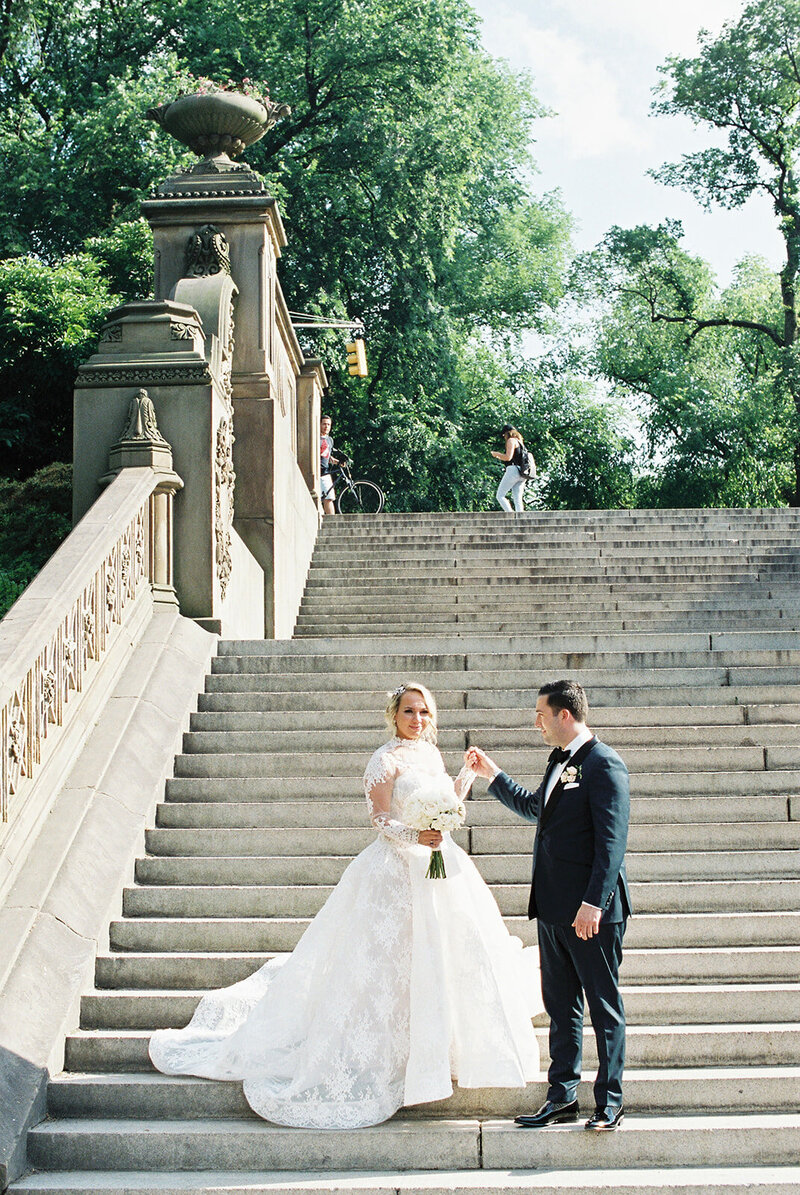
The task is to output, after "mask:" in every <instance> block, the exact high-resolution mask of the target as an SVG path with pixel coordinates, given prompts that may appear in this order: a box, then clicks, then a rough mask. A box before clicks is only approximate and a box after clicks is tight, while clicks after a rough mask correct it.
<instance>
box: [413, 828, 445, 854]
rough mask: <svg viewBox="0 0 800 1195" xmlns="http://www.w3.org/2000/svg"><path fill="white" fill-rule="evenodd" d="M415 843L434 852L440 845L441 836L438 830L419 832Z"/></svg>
mask: <svg viewBox="0 0 800 1195" xmlns="http://www.w3.org/2000/svg"><path fill="white" fill-rule="evenodd" d="M417 842H418V843H419V844H420V846H429V847H430V848H431V849H432V850H436V848H437V847H438V846H441V844H442V835H441V833H440V832H439V830H420V832H419V836H418V837H417Z"/></svg>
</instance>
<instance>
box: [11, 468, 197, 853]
mask: <svg viewBox="0 0 800 1195" xmlns="http://www.w3.org/2000/svg"><path fill="white" fill-rule="evenodd" d="M173 477H174V475H173ZM175 481H177V482H178V485H179V484H180V482H179V480H178V479H177V478H175ZM175 488H177V487H176V486H175V485H172V484H170V483H169V482H166V483H165V476H164V473H163V472H159V471H157V470H155V469H153V468H150V467H142V468H127V469H123V470H122V471H121V472H120V473H119V474H118V475H117V476H116V477H115V478H114V480H113V481H112V482H111V484H110V485H109V486H108V487H107V489H106V490H105V491H104V492H103V493H102V494H101V495H100V497H99V498H98V500H97V501H96V502H95V503H94V505H93V506H92V507H91V509H90V510H89V511H88V512H87V514H86V515H85V517H84V518H83V519H82V520H81V522H80V523H78V525H77V526H76V527H75V528H74V530H73V531H72V532H71V533H70V535H69V536H68V537H67V539H66V540H65V542H64V543H63V544H62V545H61V547H60V548H59V549H58V551H57V552H56V553H55V555H54V556H53V557H52V558H51V559H50V561H48V563H47V564H46V565H45V567H44V568H43V569H42V571H41V572H40V573H39V574H38V575H37V577H36V578H35V579H34V581H33V582H32V583H31V585H30V586H29V587H28V588H27V589H26V590H25V592H24V593H23V594H22V596H21V597H20V598H19V599H18V600H17V602H16V603H15V604H14V606H12V608H11V610H10V611H9V612H8V614H7V615H6V617H5V618H4V619H3V620H2V621H0V750H1V751H2V767H1V768H0V841H2V837H3V835H4V832H5V830H6V826H4V825H3V824H2V823H9V822H11V821H13V820H14V817H15V813H16V808H17V806H18V805H19V806H22V805H23V804H24V803H25V801H26V795H25V790H26V787H27V786H28V785H29V784H30V783H31V782H32V780H33V779H34V778H35V772H36V769H37V767H38V766H39V765H40V764H41V763H43V762H44V759H45V756H46V754H49V753H50V751H51V749H52V747H53V745H54V743H55V742H57V741H58V738H59V736H60V734H62V733H63V730H64V728H65V727H66V726H68V725H69V722H70V718H71V715H72V711H73V709H74V708H75V707H77V706H78V705H79V704H80V703H79V702H78V701H76V700H75V698H76V696H77V695H78V694H80V693H81V691H82V690H83V689H84V688H85V686H86V685H87V684H88V683H89V682H90V681H91V679H92V674H93V673H94V672H96V671H98V670H99V668H100V667H101V665H102V662H103V659H104V657H105V656H106V653H107V652H108V650H109V648H111V647H112V645H113V643H114V642H115V641H116V639H117V638H118V636H119V635H120V634H121V633H122V632H123V631H124V630H125V629H126V627H127V626H128V624H129V623H130V621H131V619H132V617H133V614H134V611H135V610H136V609H137V608H138V607H139V606H140V604H141V600H142V599H143V598H145V597H146V598H147V600H149V601H150V602H151V603H152V601H153V595H154V593H156V594H157V593H159V592H160V593H161V594H164V593H167V592H169V591H170V590H171V580H172V578H171V560H170V556H171V543H170V539H171V527H170V523H171V518H170V516H171V498H172V492H174V489H175Z"/></svg>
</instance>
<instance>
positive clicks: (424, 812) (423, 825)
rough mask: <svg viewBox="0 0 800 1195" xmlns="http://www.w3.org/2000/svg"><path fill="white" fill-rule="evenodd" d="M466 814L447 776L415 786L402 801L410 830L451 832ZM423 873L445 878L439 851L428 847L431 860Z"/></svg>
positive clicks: (461, 822) (428, 875)
mask: <svg viewBox="0 0 800 1195" xmlns="http://www.w3.org/2000/svg"><path fill="white" fill-rule="evenodd" d="M466 816H467V811H466V809H465V807H464V802H463V801H462V800H460V799H459V798H458V797H457V796H456V794H455V790H454V788H453V785H452V782H451V781H449V780H446V781H443V782H442V783H441V784H439V785H435V784H432V785H431V787H430V788H420V789H417V791H416V792H413V793H412V794H411V796H410V797H409V798H408V800H407V801H406V802H405V804H404V805H403V821H404V822H405V823H406V825H408V826H411V827H412V829H414V830H439V831H440V832H441V833H442V834H446V833H451V832H452V831H453V830H457V829H458V828H459V826H463V824H464V821H465V819H466ZM425 875H426V878H427V879H429V880H444V879H446V878H447V873H446V872H445V869H444V859H443V858H442V852H441V851H439V850H435V851H431V861H430V864H429V866H428V870H427V872H426V873H425Z"/></svg>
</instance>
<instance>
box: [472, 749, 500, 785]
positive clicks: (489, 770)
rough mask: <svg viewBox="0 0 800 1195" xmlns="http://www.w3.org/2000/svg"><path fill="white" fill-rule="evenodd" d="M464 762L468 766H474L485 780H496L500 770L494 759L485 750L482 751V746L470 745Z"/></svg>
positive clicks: (475, 770) (474, 769)
mask: <svg viewBox="0 0 800 1195" xmlns="http://www.w3.org/2000/svg"><path fill="white" fill-rule="evenodd" d="M464 763H465V764H466V765H467V767H468V768H472V770H473V772H475V773H476V775H478V776H482V777H483V778H484V780H494V778H495V776H496V775H497V774H498V772H499V771H500V768H499V767H498V766H497V764H496V763H495V762H494V760H493V759H489V756H488V755H487V754H486V752H485V751H481V749H480V747H470V748H469V750H468V751H465V752H464Z"/></svg>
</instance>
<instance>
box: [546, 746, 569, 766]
mask: <svg viewBox="0 0 800 1195" xmlns="http://www.w3.org/2000/svg"><path fill="white" fill-rule="evenodd" d="M571 755H572V752H571V751H565V750H564V749H563V748H561V747H554V748H553V750H552V751H551V752H550V758H549V759H548V761H547V763H548V765H550V764H554V763H566V762H567V760H568V759H569V758H570V757H571Z"/></svg>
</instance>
